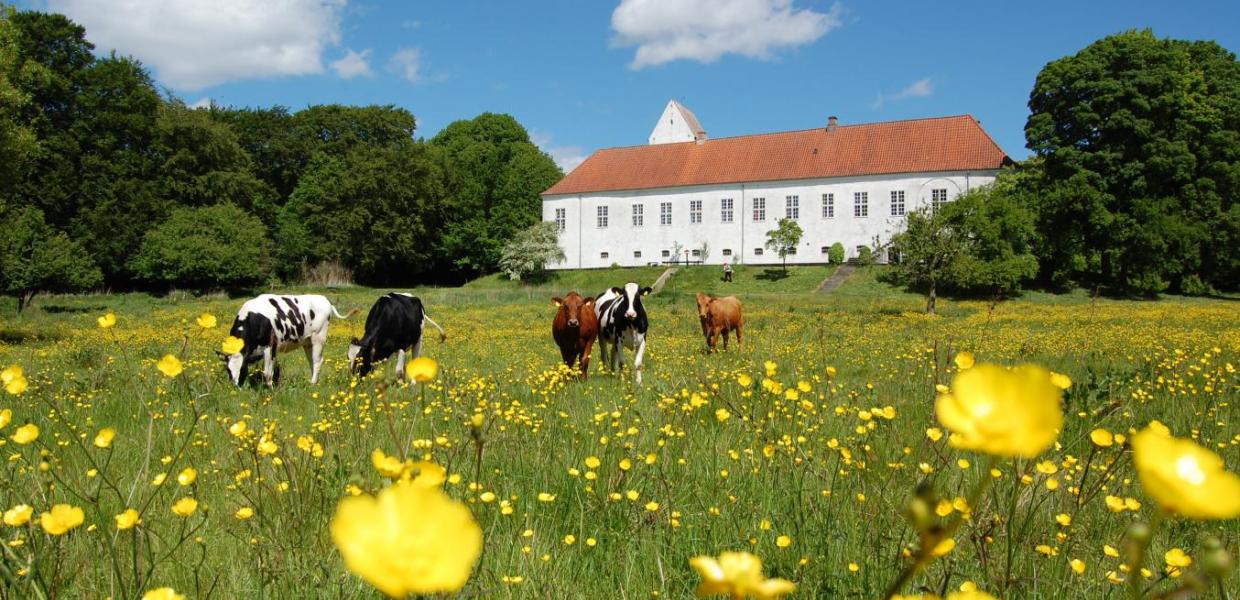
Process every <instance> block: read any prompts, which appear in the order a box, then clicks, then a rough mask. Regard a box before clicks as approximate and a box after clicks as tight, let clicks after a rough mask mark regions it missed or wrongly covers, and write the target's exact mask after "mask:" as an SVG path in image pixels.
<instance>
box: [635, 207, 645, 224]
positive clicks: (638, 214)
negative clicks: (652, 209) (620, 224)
mask: <svg viewBox="0 0 1240 600" xmlns="http://www.w3.org/2000/svg"><path fill="white" fill-rule="evenodd" d="M645 213H646V207H645V206H644V205H641V204H634V205H633V226H634V227H641V226H643V225H645V224H646V214H645Z"/></svg>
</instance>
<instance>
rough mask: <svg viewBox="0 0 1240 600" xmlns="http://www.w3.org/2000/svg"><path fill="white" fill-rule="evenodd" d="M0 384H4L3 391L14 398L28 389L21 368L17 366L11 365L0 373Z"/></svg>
mask: <svg viewBox="0 0 1240 600" xmlns="http://www.w3.org/2000/svg"><path fill="white" fill-rule="evenodd" d="M0 383H3V384H4V391H6V392H8V393H10V394H13V395H14V396H20V395H21V394H22V393H23V392H25V391H26V388H27V387H29V383H28V382H27V381H26V376H25V374H24V373H23V372H22V368H21V367H19V366H17V365H13V366H11V367H8V368H7V369H5V370H3V371H0Z"/></svg>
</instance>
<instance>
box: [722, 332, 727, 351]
mask: <svg viewBox="0 0 1240 600" xmlns="http://www.w3.org/2000/svg"><path fill="white" fill-rule="evenodd" d="M723 349H724V350H727V349H728V328H727V327H724V328H723Z"/></svg>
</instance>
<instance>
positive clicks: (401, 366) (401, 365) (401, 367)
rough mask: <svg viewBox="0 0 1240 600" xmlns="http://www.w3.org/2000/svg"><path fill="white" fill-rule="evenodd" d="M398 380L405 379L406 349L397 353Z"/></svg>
mask: <svg viewBox="0 0 1240 600" xmlns="http://www.w3.org/2000/svg"><path fill="white" fill-rule="evenodd" d="M396 378H397V379H401V380H403V379H404V378H405V349H404V348H401V349H400V350H397V351H396Z"/></svg>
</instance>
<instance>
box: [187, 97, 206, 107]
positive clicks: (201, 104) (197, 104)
mask: <svg viewBox="0 0 1240 600" xmlns="http://www.w3.org/2000/svg"><path fill="white" fill-rule="evenodd" d="M189 107H190V108H211V99H210V98H208V97H206V96H203V97H202V98H199V99H198V100H196V101H194V102H193V103H192V104H190V105H189Z"/></svg>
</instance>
